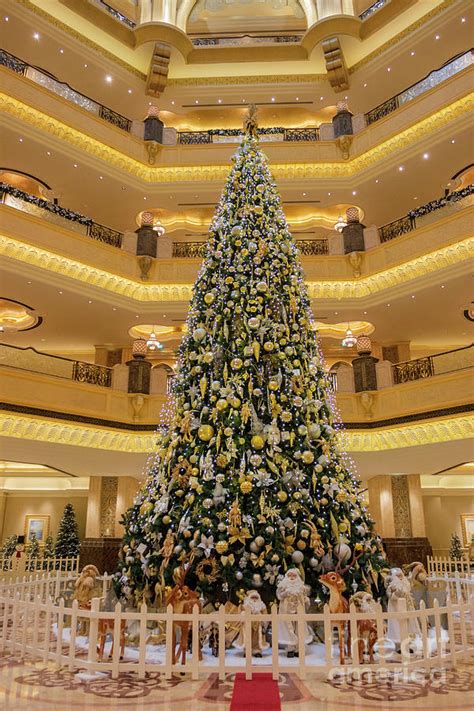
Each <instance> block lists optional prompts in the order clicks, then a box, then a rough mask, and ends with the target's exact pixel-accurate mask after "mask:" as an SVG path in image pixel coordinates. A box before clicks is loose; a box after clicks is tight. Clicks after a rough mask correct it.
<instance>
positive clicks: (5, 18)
mask: <svg viewBox="0 0 474 711" xmlns="http://www.w3.org/2000/svg"><path fill="white" fill-rule="evenodd" d="M3 19H4V20H5V22H8V20H9V19H10V18H8V17H4V18H3ZM463 20H464V18H463Z"/></svg>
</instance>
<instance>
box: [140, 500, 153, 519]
mask: <svg viewBox="0 0 474 711" xmlns="http://www.w3.org/2000/svg"><path fill="white" fill-rule="evenodd" d="M152 510H153V504H152V503H151V501H144V502H143V504H142V505H141V506H140V513H141V515H142V516H144V515H145V514H147V513H149V512H150V511H152Z"/></svg>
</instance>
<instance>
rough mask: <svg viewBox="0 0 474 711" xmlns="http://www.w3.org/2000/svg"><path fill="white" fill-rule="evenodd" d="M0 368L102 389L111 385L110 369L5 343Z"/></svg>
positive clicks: (0, 346) (0, 355)
mask: <svg viewBox="0 0 474 711" xmlns="http://www.w3.org/2000/svg"><path fill="white" fill-rule="evenodd" d="M0 366H8V367H9V368H17V369H18V370H27V371H29V372H33V373H42V374H44V375H52V376H54V377H56V378H64V379H65V380H74V381H76V382H78V383H89V384H90V385H100V386H101V387H103V388H110V387H111V385H112V368H107V367H106V366H104V365H95V363H85V362H84V361H80V360H71V359H70V358H63V357H62V356H55V355H50V354H49V353H41V352H40V351H37V350H36V349H35V348H31V347H29V348H19V347H18V346H11V345H9V344H7V343H0Z"/></svg>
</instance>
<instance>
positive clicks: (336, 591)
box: [319, 553, 362, 664]
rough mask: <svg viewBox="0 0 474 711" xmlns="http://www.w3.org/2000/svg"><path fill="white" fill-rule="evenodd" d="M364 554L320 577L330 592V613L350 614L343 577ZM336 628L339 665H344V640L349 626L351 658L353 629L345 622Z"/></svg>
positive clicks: (348, 641)
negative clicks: (343, 566)
mask: <svg viewBox="0 0 474 711" xmlns="http://www.w3.org/2000/svg"><path fill="white" fill-rule="evenodd" d="M361 555H362V553H359V555H356V556H354V557H353V559H352V562H351V563H350V564H349V565H348V566H346V567H345V568H344V569H343V570H341V563H340V562H339V563H338V564H337V565H336V569H335V570H331V571H330V572H329V573H325V574H324V575H320V576H319V582H321V583H322V584H323V585H324V587H325V588H327V589H328V590H329V603H328V604H329V612H331V613H333V614H336V613H337V614H341V613H342V614H345V613H348V612H349V602H348V600H347V599H346V598H345V597H344V595H343V594H342V593H343V592H344V591H345V589H346V584H345V582H344V579H343V578H342V575H344V573H347V571H348V570H350V568H352V567H353V566H354V565H355V564H356V562H357V559H358V558H360V556H361ZM334 626H335V627H337V631H338V638H339V663H340V664H344V638H345V631H346V626H347V656H348V657H350V656H351V628H350V625H349V623H348V622H346V621H345V620H336V621H335V622H334Z"/></svg>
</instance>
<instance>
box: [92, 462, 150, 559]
mask: <svg viewBox="0 0 474 711" xmlns="http://www.w3.org/2000/svg"><path fill="white" fill-rule="evenodd" d="M137 488H138V482H137V480H136V479H134V478H133V477H116V476H104V477H100V476H92V477H90V482H89V496H88V501H87V519H86V537H85V539H84V540H83V542H82V545H81V567H83V566H84V565H88V564H90V563H91V564H93V565H95V566H97V568H98V569H99V571H100V572H101V573H103V572H105V571H107V572H108V573H110V572H113V571H114V570H115V567H116V565H117V557H118V552H119V548H120V544H121V540H122V538H121V537H122V532H123V529H122V526H121V525H120V523H119V521H120V519H121V517H122V514H123V513H124V512H125V511H126V509H127V508H128V507H129V506H130V505H131V503H132V501H133V497H134V495H135V493H136V491H137Z"/></svg>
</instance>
